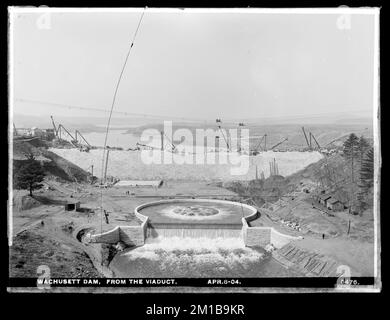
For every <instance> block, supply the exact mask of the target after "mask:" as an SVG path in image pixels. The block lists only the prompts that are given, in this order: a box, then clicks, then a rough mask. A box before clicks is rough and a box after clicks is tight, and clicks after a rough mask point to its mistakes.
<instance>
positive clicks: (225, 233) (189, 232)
mask: <svg viewBox="0 0 390 320" xmlns="http://www.w3.org/2000/svg"><path fill="white" fill-rule="evenodd" d="M147 237H148V238H149V237H153V238H156V237H161V238H172V237H179V238H195V239H199V238H209V239H218V238H241V229H226V228H225V229H212V228H191V229H190V228H148V233H147ZM237 240H239V239H237Z"/></svg>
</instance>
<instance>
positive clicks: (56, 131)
mask: <svg viewBox="0 0 390 320" xmlns="http://www.w3.org/2000/svg"><path fill="white" fill-rule="evenodd" d="M50 118H51V123H52V124H53V128H54V134H55V136H56V137H57V136H58V129H57V127H56V124H55V122H54V119H53V116H50Z"/></svg>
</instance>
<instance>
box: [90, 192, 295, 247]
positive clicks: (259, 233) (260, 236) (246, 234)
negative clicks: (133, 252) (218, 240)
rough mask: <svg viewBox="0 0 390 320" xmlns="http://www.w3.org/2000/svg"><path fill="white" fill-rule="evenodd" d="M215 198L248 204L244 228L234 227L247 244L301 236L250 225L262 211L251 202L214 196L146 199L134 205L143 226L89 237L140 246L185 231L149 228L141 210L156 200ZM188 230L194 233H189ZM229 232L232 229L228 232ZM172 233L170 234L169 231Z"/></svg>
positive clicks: (284, 241) (276, 242)
mask: <svg viewBox="0 0 390 320" xmlns="http://www.w3.org/2000/svg"><path fill="white" fill-rule="evenodd" d="M189 201H190V202H204V201H208V202H214V203H230V204H232V205H235V206H238V207H245V208H247V209H248V210H250V211H252V213H251V214H250V215H248V216H246V217H243V218H242V219H241V221H242V228H241V230H232V232H233V233H234V235H235V236H241V237H242V239H243V241H244V243H245V245H246V246H248V247H256V246H259V247H266V246H267V245H269V244H272V245H273V246H274V247H275V248H277V249H278V248H281V247H283V246H284V245H286V244H287V243H289V242H290V241H293V240H300V239H302V237H294V236H290V235H286V234H283V233H280V232H278V231H277V230H275V229H274V228H272V227H251V226H249V224H248V222H250V221H253V220H255V219H257V218H258V217H259V215H260V212H258V210H257V209H255V208H254V207H252V206H249V205H247V204H241V203H239V202H233V201H226V200H214V199H167V200H159V201H154V202H149V203H144V204H141V205H139V206H138V207H136V208H135V209H134V213H135V215H136V216H137V217H138V218H139V219H140V220H141V221H142V223H141V225H140V226H117V227H115V228H114V229H112V230H110V231H107V232H104V233H101V234H95V235H91V236H90V238H89V241H90V242H99V243H112V244H114V243H117V242H119V241H121V242H123V243H125V244H126V245H128V246H140V245H143V244H145V239H146V238H147V237H148V236H154V237H155V236H158V235H164V234H165V235H168V231H169V233H170V234H173V235H180V234H182V232H181V229H179V228H176V230H175V228H169V230H168V229H167V230H168V231H167V230H166V229H165V228H164V229H161V230H159V229H158V228H152V230H151V229H150V228H148V220H149V218H148V217H147V216H144V215H143V214H141V213H140V212H139V211H140V210H142V209H144V208H146V207H150V206H153V205H156V204H164V203H178V202H189ZM211 229H213V228H211V227H210V228H208V229H207V231H208V232H209V233H210V230H211ZM214 229H215V230H219V228H218V225H216V227H215V228H214ZM201 230H202V229H199V230H198V231H197V232H198V233H197V232H195V233H194V235H195V236H196V235H197V234H199V232H200V231H201ZM188 232H189V231H187V233H183V235H185V234H191V233H188ZM213 234H217V235H221V236H223V234H224V233H223V232H222V233H221V232H219V231H218V232H216V233H215V232H214V233H213ZM229 235H230V233H229ZM232 235H233V234H232ZM168 236H169V235H168Z"/></svg>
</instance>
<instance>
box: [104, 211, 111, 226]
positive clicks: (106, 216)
mask: <svg viewBox="0 0 390 320" xmlns="http://www.w3.org/2000/svg"><path fill="white" fill-rule="evenodd" d="M108 216H109V214H108V212H107V211H106V210H104V217H105V218H106V223H107V224H109V223H110V222H109V221H108Z"/></svg>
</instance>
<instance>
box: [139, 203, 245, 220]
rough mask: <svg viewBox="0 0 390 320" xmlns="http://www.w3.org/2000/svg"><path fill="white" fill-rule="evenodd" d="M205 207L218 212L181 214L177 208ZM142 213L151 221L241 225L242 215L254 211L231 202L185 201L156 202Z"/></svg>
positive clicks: (141, 211)
mask: <svg viewBox="0 0 390 320" xmlns="http://www.w3.org/2000/svg"><path fill="white" fill-rule="evenodd" d="M196 206H198V207H203V208H210V209H215V210H217V211H218V213H217V214H213V215H209V216H200V215H193V216H189V215H181V214H178V213H176V212H175V210H177V209H180V208H183V207H196ZM140 213H141V214H143V215H146V216H148V217H149V218H150V222H151V223H152V224H153V223H154V222H155V223H173V222H178V223H196V224H218V223H219V224H233V225H234V224H239V225H241V219H242V217H245V216H247V215H249V214H251V213H252V211H251V210H249V209H247V208H245V207H241V206H240V205H233V204H230V203H213V202H207V201H202V202H193V201H187V202H185V201H183V202H177V203H162V204H155V205H151V206H149V207H146V208H143V209H141V210H140Z"/></svg>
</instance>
